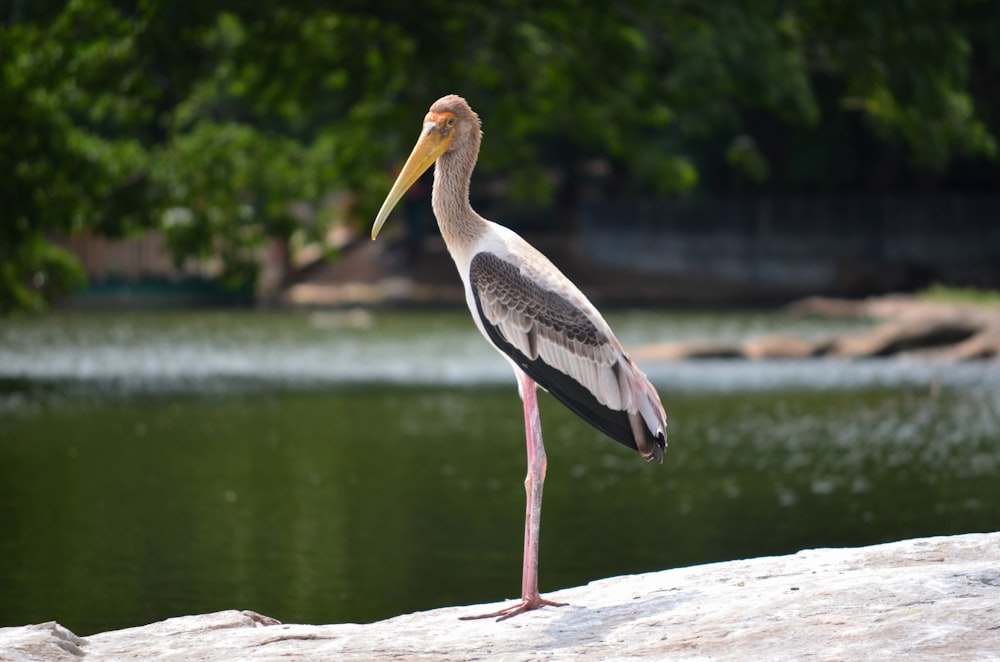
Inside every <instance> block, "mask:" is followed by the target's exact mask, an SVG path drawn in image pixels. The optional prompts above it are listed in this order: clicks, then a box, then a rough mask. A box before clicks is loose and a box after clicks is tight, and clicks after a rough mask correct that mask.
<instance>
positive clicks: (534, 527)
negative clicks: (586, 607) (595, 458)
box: [462, 371, 565, 621]
mask: <svg viewBox="0 0 1000 662" xmlns="http://www.w3.org/2000/svg"><path fill="white" fill-rule="evenodd" d="M518 379H519V384H518V386H519V389H520V391H521V400H522V401H523V402H524V434H525V438H526V442H527V446H528V474H527V476H525V478H524V491H525V494H526V496H527V508H526V511H525V514H524V562H523V564H522V565H521V602H520V603H519V604H516V605H513V606H512V607H507V608H505V609H501V610H500V611H495V612H492V613H489V614H481V615H479V616H463V617H462V620H472V619H477V618H494V617H496V619H497V620H498V621H503V620H506V619H508V618H511V617H512V616H517V615H518V614H523V613H524V612H526V611H531V610H532V609H538V608H539V607H543V606H546V605H548V606H551V607H562V606H563V605H564V604H565V603H562V602H552V601H551V600H546V599H544V598H543V597H542V596H541V595H540V594H539V592H538V532H539V530H540V527H541V521H542V485H543V484H544V483H545V468H546V464H547V461H546V458H545V445H544V444H543V442H542V422H541V417H540V416H539V415H538V391H537V390H536V388H535V382H534V381H533V380H532V379H531V378H530V377H528V376H527V375H526V374H524V373H522V372H520V371H518Z"/></svg>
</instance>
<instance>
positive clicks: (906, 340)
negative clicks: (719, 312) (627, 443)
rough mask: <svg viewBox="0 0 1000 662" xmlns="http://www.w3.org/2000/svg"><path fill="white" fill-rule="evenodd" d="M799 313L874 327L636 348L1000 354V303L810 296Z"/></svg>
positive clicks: (703, 354) (665, 356)
mask: <svg viewBox="0 0 1000 662" xmlns="http://www.w3.org/2000/svg"><path fill="white" fill-rule="evenodd" d="M787 310H788V311H789V312H791V313H793V314H796V315H818V316H824V317H865V318H871V319H876V320H881V323H880V324H876V325H875V326H873V327H872V328H869V329H863V330H860V331H853V332H849V333H846V334H844V335H842V336H840V337H834V338H821V339H804V338H795V337H790V336H780V335H765V336H759V337H756V338H750V339H748V340H746V341H744V342H742V343H739V342H716V341H705V340H694V341H671V342H665V343H659V344H655V345H647V346H645V347H639V348H636V349H635V350H633V352H632V354H633V356H634V357H635V358H636V359H638V360H644V361H657V360H664V361H677V360H683V359H704V358H746V359H787V358H796V359H798V358H808V357H813V356H839V357H844V358H851V359H856V358H868V357H882V356H892V355H895V354H901V353H920V354H929V353H932V354H933V356H935V357H937V358H942V359H951V360H958V361H967V360H973V359H988V358H995V357H1000V307H997V306H975V305H963V304H954V303H944V302H937V301H924V300H921V299H915V298H913V297H906V296H902V295H893V296H886V297H873V298H870V299H864V300H860V301H852V300H844V299H826V298H823V297H810V298H808V299H803V300H802V301H799V302H797V303H794V304H792V305H791V306H789V307H788V309H787Z"/></svg>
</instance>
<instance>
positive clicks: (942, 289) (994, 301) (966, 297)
mask: <svg viewBox="0 0 1000 662" xmlns="http://www.w3.org/2000/svg"><path fill="white" fill-rule="evenodd" d="M917 296H918V298H920V299H924V300H926V301H941V302H945V303H965V304H974V305H977V306H1000V292H998V291H996V290H979V289H976V288H973V287H949V286H947V285H941V284H937V285H933V286H931V287H929V288H928V289H926V290H924V291H923V292H919V293H918V294H917Z"/></svg>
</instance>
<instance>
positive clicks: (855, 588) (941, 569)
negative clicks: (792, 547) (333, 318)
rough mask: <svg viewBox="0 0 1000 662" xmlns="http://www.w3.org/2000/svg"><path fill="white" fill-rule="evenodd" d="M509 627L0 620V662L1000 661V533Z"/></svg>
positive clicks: (449, 614) (459, 610)
mask: <svg viewBox="0 0 1000 662" xmlns="http://www.w3.org/2000/svg"><path fill="white" fill-rule="evenodd" d="M549 597H552V598H554V599H556V600H558V601H560V602H567V603H569V605H568V606H566V607H561V608H558V609H557V608H546V609H542V610H540V611H535V612H530V613H528V614H523V615H521V616H518V617H516V618H514V619H512V620H510V621H505V622H503V623H496V622H494V621H492V620H482V621H460V620H458V619H459V617H460V616H466V615H470V614H477V613H482V612H484V611H490V610H494V609H496V608H497V605H477V606H470V607H449V608H446V609H436V610H434V611H428V612H420V613H415V614H407V615H405V616H399V617H396V618H392V619H389V620H385V621H380V622H378V623H371V624H368V625H356V624H341V625H283V624H280V623H278V622H277V621H275V620H274V619H270V618H268V617H266V616H261V615H259V614H255V613H253V612H247V611H242V612H241V611H235V610H234V611H224V612H218V613H214V614H204V615H201V616H183V617H180V618H172V619H168V620H166V621H161V622H159V623H153V624H151V625H147V626H144V627H137V628H129V629H127V630H117V631H114V632H105V633H102V634H96V635H93V636H90V637H86V638H80V637H77V636H76V635H74V634H73V633H72V632H70V631H69V630H66V629H65V628H63V627H61V626H59V625H58V624H56V623H44V624H41V625H28V626H24V627H16V628H4V629H0V660H4V661H11V662H34V661H41V660H46V661H49V660H55V661H57V662H58V661H63V660H67V661H68V660H73V661H78V660H85V661H93V662H101V661H111V660H115V661H130V660H131V661H138V660H170V661H177V662H180V661H181V660H185V661H186V660H198V661H200V662H216V661H223V660H225V661H227V662H228V661H229V660H258V661H261V660H304V661H311V660H317V661H318V660H345V661H348V662H350V661H361V660H365V661H368V660H389V659H393V660H469V659H476V660H577V659H594V660H607V659H616V660H662V659H671V660H673V659H677V660H690V659H725V660H755V659H767V660H799V659H819V660H873V659H881V660H885V659H892V658H897V657H905V658H909V659H926V660H939V659H956V660H1000V627H998V624H1000V533H983V534H968V535H960V536H951V537H940V538H921V539H916V540H904V541H902V542H895V543H888V544H884V545H875V546H871V547H861V548H856V549H815V550H807V551H803V552H799V553H798V554H793V555H790V556H776V557H766V558H758V559H751V560H746V561H730V562H726V563H714V564H709V565H701V566H694V567H690V568H676V569H673V570H664V571H662V572H654V573H648V574H643V575H630V576H624V577H615V578H611V579H603V580H600V581H596V582H593V583H591V584H588V585H587V586H581V587H578V588H572V589H566V590H563V591H556V592H554V593H552V594H551V595H550V596H549Z"/></svg>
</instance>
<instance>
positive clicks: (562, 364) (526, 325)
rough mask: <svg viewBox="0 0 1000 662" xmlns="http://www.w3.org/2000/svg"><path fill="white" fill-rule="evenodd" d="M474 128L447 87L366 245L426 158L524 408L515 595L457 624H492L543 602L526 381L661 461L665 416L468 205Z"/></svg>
mask: <svg viewBox="0 0 1000 662" xmlns="http://www.w3.org/2000/svg"><path fill="white" fill-rule="evenodd" d="M481 142H482V128H481V122H480V119H479V116H478V115H477V114H476V113H475V112H474V111H473V110H472V108H471V107H470V106H469V104H468V102H467V101H466V100H465V99H464V98H462V97H460V96H457V95H454V94H449V95H447V96H444V97H441V98H440V99H438V100H437V101H435V102H434V103H433V104H432V105H431V107H430V110H429V111H428V112H427V114H426V115H425V117H424V121H423V125H422V128H421V130H420V135H419V138H418V139H417V142H416V144H415V145H414V147H413V150H412V152H411V153H410V156H409V158H408V159H407V160H406V162H405V163H404V165H403V167H402V169H401V170H400V172H399V174H398V176H397V178H396V180H395V182H394V183H393V185H392V188H391V189H390V190H389V193H388V194H387V196H386V198H385V201H384V202H383V203H382V207H381V209H380V210H379V212H378V215H377V216H376V217H375V222H374V223H373V225H372V231H371V236H372V239H373V240H374V239H375V238H376V237H377V236H378V234H379V231H380V230H381V229H382V227H383V225H384V224H385V222H386V219H388V218H389V215H390V213H391V212H392V210H393V208H394V207H395V206H396V205H397V203H398V202H399V201H400V199H401V198H402V197H403V196H404V195H405V193H406V192H407V190H408V189H409V188H410V187H411V186H412V185H413V184H414V183H415V182H416V181H417V180H418V179H419V178H420V176H421V175H423V173H424V172H426V171H427V170H428V169H429V168H430V167H431V165H434V180H433V186H432V189H431V206H432V208H433V210H434V215H435V217H436V219H437V223H438V227H439V228H440V231H441V235H442V237H443V239H444V241H445V245H446V247H447V249H448V252H449V253H450V254H451V257H452V259H453V260H454V262H455V266H456V267H457V269H458V273H459V276H460V277H461V280H462V284H463V285H464V288H465V299H466V303H467V304H468V306H469V311H470V312H471V313H472V318H473V320H474V321H475V324H476V327H477V328H478V329H479V331H480V332H481V333H482V334H483V336H484V337H485V338H486V340H487V341H488V342H490V343H491V344H492V345H493V347H494V348H496V349H497V350H498V351H499V352H500V353H501V354H502V355H503V356H504V358H506V359H507V360H508V361H509V362H510V364H511V366H512V367H513V369H514V374H515V376H516V377H517V383H518V391H519V394H520V396H521V400H522V404H523V409H524V424H525V442H526V446H527V464H528V468H527V475H526V477H525V481H524V485H525V493H526V502H527V505H526V509H525V526H524V555H523V562H522V567H521V573H522V574H521V600H520V602H518V603H517V604H514V605H512V606H509V607H505V608H503V609H500V610H499V611H496V612H492V613H487V614H481V615H476V616H466V617H463V619H465V620H468V619H476V618H496V620H498V621H501V620H505V619H508V618H511V617H513V616H516V615H518V614H523V613H525V612H528V611H531V610H534V609H538V608H540V607H543V606H553V607H558V606H563V603H558V602H554V601H552V600H547V599H545V598H543V597H542V596H541V594H540V593H539V589H538V538H539V531H540V525H541V512H542V487H543V484H544V482H545V473H546V467H547V459H546V455H545V446H544V443H543V439H542V427H541V420H540V417H539V412H538V398H537V387H538V386H541V387H542V388H543V389H544V390H546V391H548V392H549V393H550V394H552V395H553V396H555V398H556V399H557V400H559V401H560V402H562V403H563V404H564V405H565V406H566V407H568V408H569V409H570V410H571V411H573V412H574V413H575V414H577V415H578V416H579V417H580V418H582V419H583V420H584V421H586V422H587V423H590V424H591V425H592V426H594V427H595V428H597V429H598V430H600V431H601V432H603V433H604V434H606V435H607V436H609V437H610V438H611V439H613V440H615V441H617V442H619V443H621V444H624V445H625V446H627V447H629V448H632V449H634V450H636V451H638V452H639V454H640V456H641V457H642V458H643V459H644V460H646V461H656V462H659V463H662V462H663V452H664V451H665V450H666V447H667V416H666V413H665V412H664V409H663V405H662V403H661V401H660V397H659V394H658V393H657V391H656V389H655V388H654V387H653V385H652V384H651V383H650V381H649V379H648V378H647V377H646V375H645V374H644V373H643V372H642V371H641V370H640V369H639V368H638V367H637V366H636V364H635V363H633V361H632V359H631V358H629V355H628V353H627V352H626V351H625V349H624V348H623V347H622V345H621V343H620V342H618V339H617V338H616V337H615V335H614V333H613V332H612V330H611V327H610V326H609V325H608V323H607V322H606V321H605V320H604V318H603V317H602V316H601V314H600V312H598V310H597V308H595V307H594V305H593V304H592V303H591V302H590V301H589V300H588V299H587V297H586V296H585V295H584V294H583V292H581V291H580V289H579V288H578V287H576V285H574V284H573V283H572V282H571V281H570V280H569V278H567V277H566V276H565V275H563V273H562V272H561V271H560V270H559V269H558V268H557V267H556V266H555V265H554V264H552V262H551V261H549V259H548V258H546V257H545V256H544V255H543V254H542V253H541V252H540V251H538V250H537V249H536V248H534V247H533V246H532V245H531V244H529V243H528V242H527V241H525V240H524V239H522V238H521V237H520V236H519V235H518V234H516V233H515V232H514V231H512V230H510V229H509V228H507V227H505V226H503V225H499V224H497V223H494V222H492V221H488V220H486V219H485V218H483V217H482V216H480V215H479V214H478V213H476V211H475V210H474V209H473V208H472V205H471V203H470V202H469V188H470V182H471V179H472V172H473V170H474V169H475V166H476V161H477V160H478V158H479V150H480V145H481Z"/></svg>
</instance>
